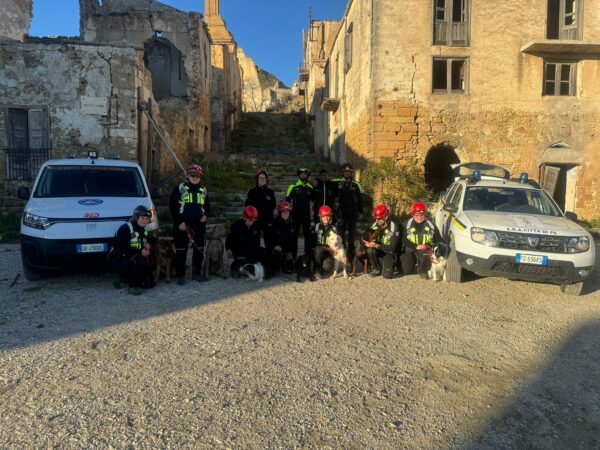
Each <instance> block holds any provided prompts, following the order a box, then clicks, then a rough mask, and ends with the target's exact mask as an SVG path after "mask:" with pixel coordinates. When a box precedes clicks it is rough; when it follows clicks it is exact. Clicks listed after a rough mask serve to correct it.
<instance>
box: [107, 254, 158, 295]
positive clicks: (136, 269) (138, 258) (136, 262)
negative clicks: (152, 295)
mask: <svg viewBox="0 0 600 450" xmlns="http://www.w3.org/2000/svg"><path fill="white" fill-rule="evenodd" d="M112 269H113V271H114V272H115V273H117V274H118V275H119V277H120V279H121V282H124V283H127V284H128V285H129V286H130V287H138V288H150V287H153V286H154V279H153V278H152V270H151V269H150V268H147V267H146V264H145V261H144V257H143V256H142V255H141V254H140V253H137V254H135V255H133V256H131V257H128V258H125V259H121V260H117V261H114V262H113V263H112Z"/></svg>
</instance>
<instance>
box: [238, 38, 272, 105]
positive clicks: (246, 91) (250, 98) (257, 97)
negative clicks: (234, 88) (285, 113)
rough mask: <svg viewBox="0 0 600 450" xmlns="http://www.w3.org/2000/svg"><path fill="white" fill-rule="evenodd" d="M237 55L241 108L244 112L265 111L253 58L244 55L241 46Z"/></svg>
mask: <svg viewBox="0 0 600 450" xmlns="http://www.w3.org/2000/svg"><path fill="white" fill-rule="evenodd" d="M237 56H238V59H239V61H240V68H241V74H242V110H243V111H244V112H264V111H266V109H267V108H266V105H265V100H264V98H263V90H262V87H261V85H260V79H259V78H258V70H257V68H256V64H255V62H254V60H253V59H252V58H250V57H248V56H246V54H245V53H244V50H242V49H241V48H238V50H237Z"/></svg>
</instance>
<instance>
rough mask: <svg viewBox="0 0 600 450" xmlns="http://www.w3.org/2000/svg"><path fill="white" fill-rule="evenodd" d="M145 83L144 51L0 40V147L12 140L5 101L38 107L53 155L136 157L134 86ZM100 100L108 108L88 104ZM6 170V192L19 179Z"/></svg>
mask: <svg viewBox="0 0 600 450" xmlns="http://www.w3.org/2000/svg"><path fill="white" fill-rule="evenodd" d="M147 82H148V78H147V73H146V71H145V68H144V64H143V55H142V53H141V52H140V51H138V50H135V49H133V48H130V47H127V48H126V47H115V46H111V47H109V46H97V45H89V44H88V45H86V44H74V43H66V42H62V43H61V42H56V43H29V44H22V43H21V44H19V43H0V99H1V104H0V146H1V147H2V148H6V147H8V146H9V145H8V142H7V139H8V131H7V129H6V114H7V113H8V108H10V107H14V108H18V109H26V110H27V109H31V108H43V109H45V110H46V111H47V121H48V133H49V136H48V137H49V142H48V144H49V145H50V147H51V155H50V156H51V157H52V158H65V157H67V156H68V155H69V154H70V153H76V154H79V155H85V152H86V151H87V150H89V149H97V150H100V153H101V154H102V155H105V156H109V157H110V156H112V155H115V154H117V155H119V156H120V157H121V158H122V159H127V160H137V159H138V151H137V150H138V129H137V127H136V112H137V102H138V98H137V89H138V88H140V89H143V88H144V83H147ZM98 102H100V104H102V102H105V110H103V111H102V110H98V109H95V108H90V107H89V103H98ZM6 169H7V167H6V165H5V164H1V165H0V180H2V181H3V182H4V186H3V188H4V191H5V192H6V193H7V195H8V197H7V198H11V196H10V194H11V193H12V192H13V191H14V190H15V189H16V186H17V184H20V183H18V182H15V183H11V182H7V181H6V178H7V174H6ZM4 206H10V205H7V204H6V202H4Z"/></svg>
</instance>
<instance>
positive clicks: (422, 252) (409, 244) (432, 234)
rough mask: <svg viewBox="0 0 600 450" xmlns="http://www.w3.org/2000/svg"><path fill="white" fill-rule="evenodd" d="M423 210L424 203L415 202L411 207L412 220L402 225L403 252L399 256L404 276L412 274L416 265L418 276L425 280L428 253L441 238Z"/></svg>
mask: <svg viewBox="0 0 600 450" xmlns="http://www.w3.org/2000/svg"><path fill="white" fill-rule="evenodd" d="M425 210H426V208H425V204H424V203H422V202H416V203H415V204H413V206H412V218H411V219H408V220H407V221H406V222H404V224H403V225H402V229H403V230H404V232H403V235H402V244H403V247H404V252H403V253H402V255H400V263H401V265H402V272H404V275H410V274H412V273H413V272H414V271H415V264H416V265H417V266H418V274H419V276H420V277H421V278H424V279H427V271H428V270H429V268H430V266H431V260H430V258H429V252H430V251H431V247H432V246H433V244H435V243H436V242H441V241H442V237H441V236H440V232H439V230H438V229H437V227H436V226H435V224H434V223H433V222H431V221H430V220H428V219H426V218H425Z"/></svg>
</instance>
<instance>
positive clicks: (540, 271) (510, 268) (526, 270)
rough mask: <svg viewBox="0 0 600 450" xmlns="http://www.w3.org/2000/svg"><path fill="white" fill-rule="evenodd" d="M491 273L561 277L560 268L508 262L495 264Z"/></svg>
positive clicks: (561, 270) (561, 271)
mask: <svg viewBox="0 0 600 450" xmlns="http://www.w3.org/2000/svg"><path fill="white" fill-rule="evenodd" d="M492 271H493V272H498V273H504V274H505V273H520V274H524V275H541V276H546V277H562V276H564V275H563V268H562V267H548V266H546V267H544V266H534V265H530V264H515V263H510V262H497V263H495V264H494V265H493V266H492Z"/></svg>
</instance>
